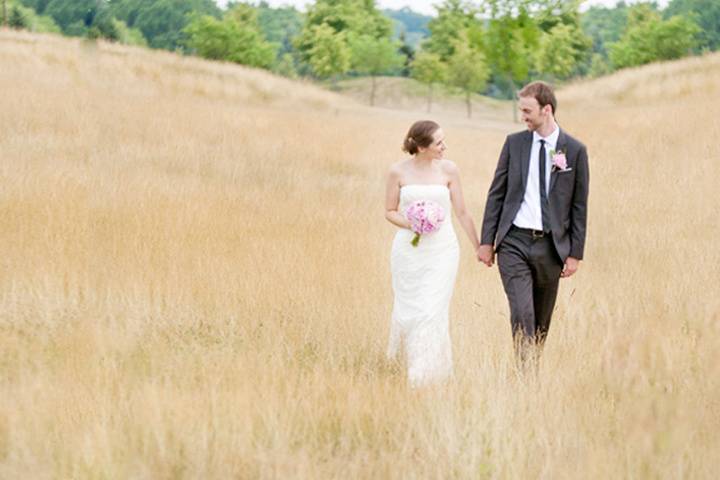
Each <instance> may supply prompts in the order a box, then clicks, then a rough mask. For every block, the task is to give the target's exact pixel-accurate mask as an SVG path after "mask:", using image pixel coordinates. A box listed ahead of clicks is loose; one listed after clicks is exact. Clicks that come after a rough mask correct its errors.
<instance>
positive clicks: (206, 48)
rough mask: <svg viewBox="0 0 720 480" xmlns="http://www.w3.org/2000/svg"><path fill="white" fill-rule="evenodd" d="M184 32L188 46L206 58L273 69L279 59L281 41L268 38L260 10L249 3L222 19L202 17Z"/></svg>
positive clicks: (238, 6) (238, 7)
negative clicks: (264, 31) (276, 41)
mask: <svg viewBox="0 0 720 480" xmlns="http://www.w3.org/2000/svg"><path fill="white" fill-rule="evenodd" d="M184 32H185V33H186V34H187V36H188V40H187V41H186V45H187V47H188V48H190V49H191V50H192V51H194V52H196V53H197V54H198V55H200V56H201V57H204V58H208V59H212V60H225V61H228V62H234V63H240V64H242V65H248V66H251V67H259V68H270V66H271V65H272V64H273V62H274V61H275V55H276V51H277V44H273V43H269V42H267V41H265V39H264V38H263V35H262V33H261V32H260V27H259V25H258V20H257V11H256V10H255V8H253V7H251V6H249V5H245V4H237V5H235V6H234V7H233V8H232V9H230V10H228V11H227V12H226V13H225V16H224V17H223V19H222V20H217V19H215V18H213V17H211V16H209V15H203V16H198V17H196V18H195V19H193V20H192V21H191V22H190V24H189V25H188V26H186V27H185V28H184Z"/></svg>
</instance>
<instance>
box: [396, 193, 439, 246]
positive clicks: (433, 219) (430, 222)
mask: <svg viewBox="0 0 720 480" xmlns="http://www.w3.org/2000/svg"><path fill="white" fill-rule="evenodd" d="M405 218H407V219H408V220H409V221H410V229H411V230H412V231H413V232H415V237H414V238H413V239H412V241H411V242H410V243H411V244H412V246H413V247H417V246H418V242H420V236H421V235H426V234H428V233H432V232H435V231H437V230H438V229H439V228H440V225H441V224H442V222H443V221H444V220H445V210H444V209H443V208H442V207H441V206H440V205H438V204H437V203H435V202H433V201H430V200H418V201H416V202H413V203H411V204H410V205H409V206H408V208H407V209H406V210H405Z"/></svg>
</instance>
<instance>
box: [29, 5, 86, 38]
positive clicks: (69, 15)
mask: <svg viewBox="0 0 720 480" xmlns="http://www.w3.org/2000/svg"><path fill="white" fill-rule="evenodd" d="M97 7H98V2H97V1H96V0H50V2H48V3H47V5H46V7H45V9H44V10H43V13H44V14H45V15H48V16H50V17H52V18H53V20H55V23H57V24H58V26H60V28H61V29H62V30H63V32H64V33H65V34H66V35H84V34H85V33H86V32H87V30H88V28H89V27H90V26H91V25H92V23H93V20H94V18H95V15H96V14H97Z"/></svg>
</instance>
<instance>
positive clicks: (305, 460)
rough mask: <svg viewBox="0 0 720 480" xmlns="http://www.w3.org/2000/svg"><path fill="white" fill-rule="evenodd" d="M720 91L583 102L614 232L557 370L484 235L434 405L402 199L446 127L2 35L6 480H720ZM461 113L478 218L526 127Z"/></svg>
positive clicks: (659, 88)
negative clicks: (423, 381) (505, 154)
mask: <svg viewBox="0 0 720 480" xmlns="http://www.w3.org/2000/svg"><path fill="white" fill-rule="evenodd" d="M719 73H720V57H718V56H708V57H703V58H701V59H692V60H688V61H682V62H678V63H675V64H666V65H660V66H652V67H649V68H648V69H641V70H637V71H629V72H624V73H619V74H617V75H615V76H613V77H610V78H607V79H602V80H598V81H596V82H592V83H584V84H580V85H575V86H571V87H569V88H568V89H567V90H564V91H562V92H560V105H561V108H560V111H559V113H560V121H561V123H562V125H563V127H565V128H567V129H568V130H569V131H570V132H571V133H573V134H575V135H576V136H577V137H579V138H580V139H582V140H583V141H584V142H585V143H586V144H587V145H588V149H589V152H590V156H591V179H592V180H591V197H590V220H589V238H588V241H587V254H586V261H585V262H584V263H583V265H582V267H581V269H580V271H579V273H578V274H577V275H576V276H575V277H573V278H571V279H569V280H565V281H563V284H562V287H561V292H560V297H559V301H558V307H557V310H556V314H555V317H554V321H553V326H552V328H551V332H550V337H549V339H548V345H547V348H546V351H545V355H544V359H543V363H542V367H541V371H540V373H539V376H538V378H537V379H534V380H533V379H529V380H522V379H518V378H516V377H515V375H514V374H513V373H512V368H511V366H512V349H511V345H510V328H509V321H508V319H507V306H506V300H505V297H504V295H503V293H502V288H501V285H500V281H499V278H498V273H497V270H495V269H492V270H489V269H486V268H485V267H481V266H480V265H479V264H478V263H477V262H475V261H474V260H473V258H472V255H471V252H470V248H469V244H468V242H467V240H466V239H464V238H461V249H462V254H463V257H462V261H461V267H460V272H459V276H458V283H457V287H456V291H455V295H454V298H453V303H452V309H451V315H452V319H451V321H452V338H453V347H454V355H455V377H454V379H453V380H452V382H450V383H449V384H448V385H446V386H442V387H438V388H432V389H427V390H422V391H413V390H410V389H408V388H407V386H406V383H405V378H404V372H403V369H402V365H400V366H398V365H393V364H389V363H387V362H386V361H385V360H384V358H383V352H384V347H385V341H386V338H387V330H388V323H389V315H390V308H391V302H392V293H391V289H390V274H389V266H388V262H389V248H390V243H391V239H392V236H393V234H394V230H393V227H392V226H391V225H390V224H388V223H387V222H385V220H384V219H383V177H384V173H385V171H386V169H387V166H388V165H389V164H390V163H391V162H392V161H394V160H396V159H397V158H398V155H399V150H398V145H399V143H400V140H401V138H402V135H403V134H404V131H405V130H406V128H407V126H408V125H409V123H410V122H411V121H412V120H414V119H415V118H416V116H417V115H419V114H415V113H404V112H390V111H372V110H365V109H362V108H360V107H357V106H355V104H353V103H351V102H349V101H345V100H342V99H340V98H339V97H335V96H333V95H330V94H327V93H325V92H322V91H320V90H317V89H315V88H313V87H311V86H307V85H306V86H303V85H299V84H291V83H290V82H286V81H282V80H280V79H275V78H273V77H270V76H268V75H265V74H262V73H259V72H252V71H248V70H243V69H241V68H238V67H231V66H222V65H214V64H208V63H204V62H200V61H197V60H193V59H183V58H178V57H175V56H172V55H169V54H164V53H158V52H152V53H151V52H145V51H140V50H132V49H123V48H119V47H111V46H104V45H101V46H99V47H97V48H93V47H84V46H82V44H80V43H77V42H71V41H67V40H60V39H53V38H49V37H32V36H26V35H21V34H15V33H9V32H6V31H4V32H2V33H0V92H1V93H0V112H2V113H1V114H0V185H2V187H1V188H0V251H2V255H0V306H1V307H0V315H1V317H0V393H1V394H0V478H288V477H289V478H513V479H514V478H552V479H564V478H568V479H576V478H714V476H715V474H716V469H717V465H718V463H720V438H719V437H718V435H717V432H718V430H719V429H720V348H719V347H720V340H719V339H718V335H719V334H720V317H719V311H720V300H719V298H720V297H719V295H720V288H718V279H719V278H720V267H719V266H718V265H719V263H720V253H719V250H718V248H717V247H716V243H717V239H718V238H720V226H719V223H718V221H717V212H718V211H719V210H720V200H719V199H718V195H717V194H716V191H717V182H718V178H719V176H718V161H720V154H719V153H720V151H719V147H718V141H717V139H718V138H719V137H720V123H719V122H718V117H717V111H718V109H719V108H720V101H719V100H718V99H719V98H720V96H718V91H717V90H718V88H719V87H718V86H717V84H716V83H713V81H712V79H714V78H717V77H718V74H719ZM250 85H254V86H255V87H251V86H250ZM698 85H702V87H703V88H700V89H698V88H697V87H698ZM253 88H254V90H253ZM260 91H262V92H265V93H263V94H261V93H258V92H260ZM648 92H650V93H648ZM653 92H654V93H653ZM440 120H441V122H442V123H443V125H444V126H445V130H446V133H447V136H448V143H449V144H450V151H449V153H450V157H451V158H453V159H454V160H455V161H456V162H457V163H458V165H459V166H460V168H461V170H462V172H463V173H462V175H463V179H464V190H465V195H466V197H467V201H468V203H469V205H470V207H471V210H472V212H473V213H474V215H475V217H476V220H479V218H480V217H481V215H482V207H483V204H484V199H485V192H486V191H487V187H488V185H489V182H490V179H491V176H492V173H493V170H494V166H495V162H496V158H497V154H498V152H499V149H500V146H501V144H502V141H503V138H504V135H505V134H506V133H508V132H510V131H512V130H513V129H517V128H518V126H515V125H509V124H503V123H501V122H494V123H492V124H491V123H490V122H486V121H483V122H478V123H472V122H467V121H465V120H460V119H455V117H447V118H441V119H440Z"/></svg>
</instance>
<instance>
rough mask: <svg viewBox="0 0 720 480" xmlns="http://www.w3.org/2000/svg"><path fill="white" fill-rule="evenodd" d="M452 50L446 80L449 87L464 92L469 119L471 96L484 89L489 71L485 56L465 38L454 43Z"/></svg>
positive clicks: (470, 114)
mask: <svg viewBox="0 0 720 480" xmlns="http://www.w3.org/2000/svg"><path fill="white" fill-rule="evenodd" d="M453 50H454V53H453V55H452V57H450V60H449V62H448V80H449V83H450V85H452V86H453V87H457V88H459V89H460V90H462V91H463V92H465V96H466V103H467V109H468V117H471V116H472V103H471V102H470V98H471V94H473V93H479V92H480V91H482V90H483V89H485V86H486V85H487V80H488V78H489V77H490V69H489V68H488V66H487V63H486V61H485V55H484V54H483V53H482V52H480V51H477V50H475V49H473V48H472V47H471V45H470V43H469V41H468V40H467V38H464V37H461V38H460V40H458V41H457V42H455V45H454V49H453Z"/></svg>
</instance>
